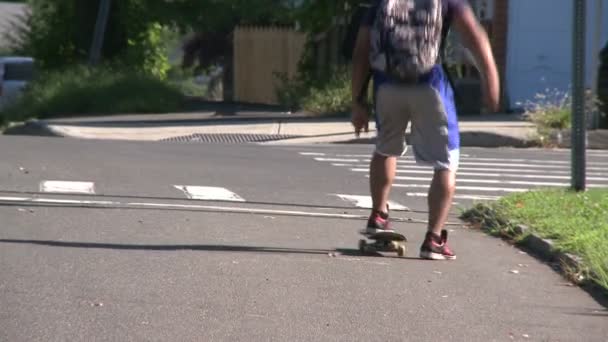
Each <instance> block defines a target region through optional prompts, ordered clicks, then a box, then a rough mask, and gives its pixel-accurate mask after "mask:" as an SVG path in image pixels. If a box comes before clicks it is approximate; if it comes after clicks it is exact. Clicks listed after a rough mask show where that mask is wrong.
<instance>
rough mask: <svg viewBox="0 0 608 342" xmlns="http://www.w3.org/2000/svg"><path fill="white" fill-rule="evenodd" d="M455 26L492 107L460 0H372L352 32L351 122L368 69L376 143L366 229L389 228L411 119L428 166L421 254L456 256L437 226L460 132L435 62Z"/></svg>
mask: <svg viewBox="0 0 608 342" xmlns="http://www.w3.org/2000/svg"><path fill="white" fill-rule="evenodd" d="M451 27H453V28H454V29H455V30H456V31H457V33H458V34H459V36H460V37H461V38H462V39H463V43H464V44H465V46H466V47H467V48H468V49H469V50H470V51H471V52H472V54H473V56H474V57H475V60H476V64H477V66H478V68H479V69H480V74H481V81H482V89H483V90H484V95H485V102H486V106H487V107H488V108H489V109H490V110H493V111H496V110H497V109H498V102H499V78H498V72H497V70H496V65H495V62H494V57H493V54H492V50H491V47H490V43H489V40H488V37H487V35H486V33H485V31H484V30H483V28H482V27H481V26H480V24H479V22H478V21H477V19H476V18H475V15H474V13H473V11H472V9H471V7H470V6H469V5H468V3H467V1H466V0H376V1H375V2H374V3H373V6H372V7H371V8H370V9H369V11H368V13H367V15H366V17H365V19H364V21H363V23H362V25H361V27H360V29H359V33H358V35H357V41H356V44H355V49H354V52H353V80H352V96H353V104H352V124H353V126H354V128H355V133H356V134H357V135H358V134H359V133H360V132H361V131H362V130H366V131H367V130H368V123H369V113H368V108H367V106H366V104H365V103H364V100H363V98H364V97H363V96H362V94H364V93H365V89H366V88H367V84H365V83H366V78H367V76H368V75H369V73H372V76H373V81H374V105H375V113H376V128H377V132H378V133H377V134H378V135H377V142H376V148H375V152H374V154H373V157H372V161H371V164H370V189H371V196H372V202H373V208H372V212H371V214H370V217H369V220H368V223H367V227H366V232H367V233H369V234H374V233H377V232H391V231H393V229H392V228H391V225H390V222H389V216H388V206H387V203H388V198H389V193H390V190H391V186H392V183H393V179H394V176H395V171H396V165H397V158H398V157H400V156H402V155H403V154H404V153H405V151H406V143H405V131H406V128H407V126H408V124H409V123H410V122H411V123H412V130H411V132H412V141H411V143H412V145H413V154H414V156H415V159H416V162H417V163H418V164H423V165H428V166H431V167H433V169H434V174H433V179H432V182H431V186H430V189H429V194H428V206H429V220H428V221H429V223H428V227H427V233H426V237H425V240H424V242H423V244H422V246H421V247H420V257H421V258H425V259H436V260H446V259H450V260H451V259H455V258H456V255H455V253H454V252H453V251H452V250H451V249H450V248H449V247H448V244H447V240H448V234H447V231H446V230H445V229H444V228H443V227H444V225H445V222H446V221H447V217H448V214H449V211H450V207H451V205H452V197H453V195H454V191H455V186H456V170H457V169H458V163H459V155H460V154H459V151H460V135H459V130H458V118H457V112H456V105H455V103H454V92H453V88H452V85H451V84H450V82H449V79H448V76H447V73H446V72H445V70H444V68H443V66H442V64H441V57H440V55H441V50H442V49H443V45H444V41H445V38H446V36H447V33H448V31H449V29H450V28H451Z"/></svg>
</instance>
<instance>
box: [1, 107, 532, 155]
mask: <svg viewBox="0 0 608 342" xmlns="http://www.w3.org/2000/svg"><path fill="white" fill-rule="evenodd" d="M460 129H461V139H462V145H463V146H483V147H499V146H515V147H526V146H530V145H531V144H532V138H533V137H534V133H535V129H534V126H533V125H532V124H530V123H529V122H525V121H523V120H522V119H521V118H520V117H519V116H518V115H507V114H490V115H483V116H464V117H462V118H461V123H460ZM408 133H409V130H408ZM5 134H11V135H13V134H20V135H43V136H57V137H66V138H78V139H107V140H133V141H161V140H172V139H176V138H179V137H188V136H192V135H193V134H196V135H208V134H225V135H268V136H275V137H274V139H268V140H272V141H269V142H266V143H268V144H314V143H371V142H373V139H374V137H375V125H374V123H373V121H372V122H370V132H369V133H364V134H362V135H361V136H360V137H359V138H356V137H355V135H354V134H353V130H352V126H351V125H350V122H349V120H348V118H314V117H308V116H305V115H303V114H282V113H270V112H239V113H235V114H234V115H226V116H219V115H217V114H216V113H215V112H199V113H172V114H155V115H122V116H103V117H84V118H66V119H51V120H33V121H28V122H26V123H24V124H21V125H17V126H14V127H11V128H9V129H8V130H7V131H6V132H5Z"/></svg>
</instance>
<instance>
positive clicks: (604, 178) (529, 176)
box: [350, 169, 608, 181]
mask: <svg viewBox="0 0 608 342" xmlns="http://www.w3.org/2000/svg"><path fill="white" fill-rule="evenodd" d="M350 170H351V171H354V172H368V171H369V170H368V169H350ZM396 172H397V173H398V174H399V173H406V174H407V173H409V174H428V175H432V174H433V173H434V171H433V170H407V169H406V170H399V169H398V170H397V171H396ZM458 176H480V177H506V178H530V179H570V178H571V177H570V176H569V175H568V176H552V175H517V174H507V173H487V172H483V173H482V172H458V173H457V177H458ZM586 179H587V180H588V181H608V177H587V178H586Z"/></svg>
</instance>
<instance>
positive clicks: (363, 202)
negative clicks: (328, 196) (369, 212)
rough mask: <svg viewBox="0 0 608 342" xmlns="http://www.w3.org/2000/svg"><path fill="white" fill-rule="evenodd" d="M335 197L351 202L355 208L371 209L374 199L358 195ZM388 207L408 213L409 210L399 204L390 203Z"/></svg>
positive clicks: (339, 195)
mask: <svg viewBox="0 0 608 342" xmlns="http://www.w3.org/2000/svg"><path fill="white" fill-rule="evenodd" d="M334 195H335V196H338V197H340V198H341V199H342V200H344V201H347V202H351V203H353V204H354V205H355V206H357V207H359V208H365V209H371V208H372V198H371V197H370V196H358V195H342V194H334ZM388 205H389V207H390V209H391V210H403V211H408V210H409V208H408V207H406V206H403V205H401V204H399V203H397V202H393V201H389V202H388Z"/></svg>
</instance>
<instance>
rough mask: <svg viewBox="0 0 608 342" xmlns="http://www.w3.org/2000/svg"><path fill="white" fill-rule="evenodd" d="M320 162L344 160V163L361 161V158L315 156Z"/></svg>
mask: <svg viewBox="0 0 608 342" xmlns="http://www.w3.org/2000/svg"><path fill="white" fill-rule="evenodd" d="M315 160H316V161H320V162H342V163H359V159H342V158H315Z"/></svg>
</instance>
